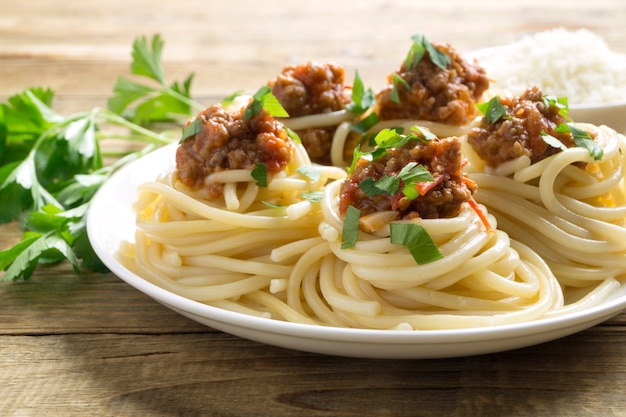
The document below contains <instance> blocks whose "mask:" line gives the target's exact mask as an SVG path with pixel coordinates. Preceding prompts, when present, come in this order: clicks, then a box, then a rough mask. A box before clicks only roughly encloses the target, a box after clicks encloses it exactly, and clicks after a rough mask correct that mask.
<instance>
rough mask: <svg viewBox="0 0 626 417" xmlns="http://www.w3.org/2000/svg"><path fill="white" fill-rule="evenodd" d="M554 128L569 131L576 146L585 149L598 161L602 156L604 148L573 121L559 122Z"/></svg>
mask: <svg viewBox="0 0 626 417" xmlns="http://www.w3.org/2000/svg"><path fill="white" fill-rule="evenodd" d="M554 130H555V131H556V132H559V133H565V132H570V133H571V134H572V138H573V139H574V143H575V144H576V146H578V147H579V148H585V149H587V150H588V151H589V155H591V156H592V157H593V159H595V160H596V161H599V160H600V159H602V156H604V149H602V147H601V146H600V145H598V144H597V143H596V141H594V140H593V138H592V137H591V135H590V134H589V132H587V131H586V130H583V129H581V128H579V127H576V126H575V125H574V124H573V123H561V124H560V125H558V126H557V127H556V128H555V129H554Z"/></svg>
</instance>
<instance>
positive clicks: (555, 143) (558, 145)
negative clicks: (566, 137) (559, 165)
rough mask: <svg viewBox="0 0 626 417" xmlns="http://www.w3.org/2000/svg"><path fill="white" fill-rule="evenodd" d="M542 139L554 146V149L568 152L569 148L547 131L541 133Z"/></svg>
mask: <svg viewBox="0 0 626 417" xmlns="http://www.w3.org/2000/svg"><path fill="white" fill-rule="evenodd" d="M541 138H542V139H543V141H544V142H545V143H547V144H548V145H550V146H552V147H553V148H557V149H560V150H562V151H566V150H567V146H565V144H564V143H563V142H561V141H560V140H558V139H557V138H555V137H554V136H552V135H550V134H548V133H546V131H545V130H542V131H541Z"/></svg>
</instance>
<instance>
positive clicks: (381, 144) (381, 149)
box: [348, 126, 437, 174]
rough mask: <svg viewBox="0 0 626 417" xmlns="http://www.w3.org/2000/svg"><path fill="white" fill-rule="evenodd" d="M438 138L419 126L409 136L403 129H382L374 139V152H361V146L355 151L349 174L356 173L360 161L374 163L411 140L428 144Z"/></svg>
mask: <svg viewBox="0 0 626 417" xmlns="http://www.w3.org/2000/svg"><path fill="white" fill-rule="evenodd" d="M436 137H437V136H436V135H434V134H433V133H432V132H430V131H429V130H427V129H422V128H421V127H419V126H413V127H411V131H410V132H409V133H408V134H404V133H402V129H381V130H380V131H379V132H378V133H377V134H376V135H375V136H374V138H373V142H374V145H375V148H374V149H373V150H371V151H361V146H360V145H358V146H357V147H356V148H355V149H354V152H353V156H352V163H351V165H350V166H349V167H348V173H349V174H350V173H352V172H353V171H354V168H355V166H356V164H357V162H358V161H359V159H365V160H367V161H374V160H376V159H378V158H381V157H382V156H384V155H385V154H386V153H387V150H388V149H391V148H397V147H400V146H403V145H405V144H406V143H408V142H409V141H411V140H415V141H421V142H428V141H431V140H433V139H435V138H436Z"/></svg>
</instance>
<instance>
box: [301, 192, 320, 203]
mask: <svg viewBox="0 0 626 417" xmlns="http://www.w3.org/2000/svg"><path fill="white" fill-rule="evenodd" d="M300 197H302V198H304V199H305V200H307V201H309V202H311V203H321V202H322V198H323V197H324V191H322V190H313V191H307V192H304V193H300Z"/></svg>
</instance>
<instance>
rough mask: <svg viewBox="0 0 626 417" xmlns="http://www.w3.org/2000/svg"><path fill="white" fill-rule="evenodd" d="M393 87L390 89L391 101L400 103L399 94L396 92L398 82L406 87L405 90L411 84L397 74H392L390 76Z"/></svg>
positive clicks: (409, 87) (408, 88)
mask: <svg viewBox="0 0 626 417" xmlns="http://www.w3.org/2000/svg"><path fill="white" fill-rule="evenodd" d="M391 80H392V84H393V88H392V89H391V101H393V102H394V103H397V104H400V94H399V93H398V84H400V85H401V86H403V87H404V88H406V89H407V90H410V89H411V86H410V85H409V83H408V82H406V80H405V79H404V78H402V77H400V76H399V75H398V74H393V75H392V76H391Z"/></svg>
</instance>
